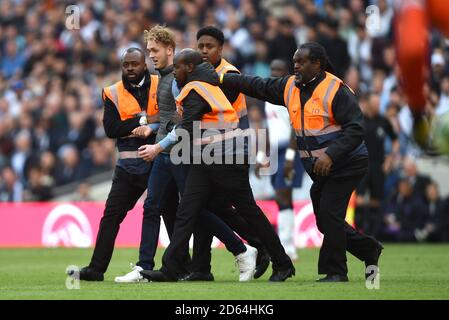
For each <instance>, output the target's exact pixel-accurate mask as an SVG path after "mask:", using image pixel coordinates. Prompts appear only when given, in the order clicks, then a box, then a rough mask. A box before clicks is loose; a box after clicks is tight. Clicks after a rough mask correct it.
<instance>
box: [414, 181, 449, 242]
mask: <svg viewBox="0 0 449 320" xmlns="http://www.w3.org/2000/svg"><path fill="white" fill-rule="evenodd" d="M426 204H427V208H428V213H429V216H428V217H427V219H426V221H425V223H424V227H423V228H421V229H417V230H416V231H415V238H416V239H417V240H418V241H439V240H440V238H441V234H440V233H441V232H442V231H443V225H444V224H443V223H442V222H443V219H444V216H445V212H444V210H445V208H444V201H443V200H442V199H441V197H440V192H439V190H438V185H437V184H436V183H435V182H431V183H430V184H429V185H427V188H426Z"/></svg>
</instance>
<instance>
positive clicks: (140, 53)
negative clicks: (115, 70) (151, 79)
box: [122, 47, 145, 62]
mask: <svg viewBox="0 0 449 320" xmlns="http://www.w3.org/2000/svg"><path fill="white" fill-rule="evenodd" d="M129 55H134V56H135V57H139V59H143V61H144V62H145V53H144V52H143V50H142V49H140V48H137V47H131V48H128V49H126V50H125V52H123V54H122V62H123V60H124V59H125V57H126V56H129Z"/></svg>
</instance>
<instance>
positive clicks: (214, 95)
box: [175, 81, 239, 129]
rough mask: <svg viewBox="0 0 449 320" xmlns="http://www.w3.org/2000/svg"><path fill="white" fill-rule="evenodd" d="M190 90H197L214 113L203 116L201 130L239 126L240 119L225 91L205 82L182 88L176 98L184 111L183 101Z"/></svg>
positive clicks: (193, 82) (193, 83)
mask: <svg viewBox="0 0 449 320" xmlns="http://www.w3.org/2000/svg"><path fill="white" fill-rule="evenodd" d="M190 90H195V92H196V93H198V94H199V95H200V96H201V97H203V98H204V100H206V101H207V103H208V104H209V105H210V107H211V109H212V111H211V112H209V113H206V114H204V115H203V118H202V119H201V129H210V128H214V129H229V128H236V127H237V126H238V121H239V120H238V117H237V113H236V112H235V110H234V108H233V107H232V106H231V103H230V102H229V101H228V99H227V98H226V96H225V95H224V93H223V91H221V89H220V88H219V87H217V86H214V85H211V84H209V83H206V82H203V81H192V82H189V83H188V84H186V85H185V86H184V88H182V90H181V92H180V93H179V95H178V96H177V97H176V98H175V100H176V103H177V105H178V108H180V109H181V110H182V101H183V100H184V98H185V97H186V96H187V95H188V94H189V92H190Z"/></svg>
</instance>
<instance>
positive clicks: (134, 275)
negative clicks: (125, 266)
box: [114, 263, 148, 283]
mask: <svg viewBox="0 0 449 320" xmlns="http://www.w3.org/2000/svg"><path fill="white" fill-rule="evenodd" d="M130 267H131V269H132V271H131V272H128V273H127V274H125V275H124V276H121V277H115V280H114V281H115V282H118V283H127V282H146V281H148V280H147V279H145V278H144V277H142V275H141V274H140V271H142V270H143V269H142V267H139V266H134V265H133V264H132V263H130Z"/></svg>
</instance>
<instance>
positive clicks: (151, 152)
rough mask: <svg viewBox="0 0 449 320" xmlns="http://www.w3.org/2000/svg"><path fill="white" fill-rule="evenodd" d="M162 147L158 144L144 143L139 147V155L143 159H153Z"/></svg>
mask: <svg viewBox="0 0 449 320" xmlns="http://www.w3.org/2000/svg"><path fill="white" fill-rule="evenodd" d="M162 150H163V149H162V147H161V146H160V145H159V144H146V145H143V146H140V147H139V157H141V158H142V159H143V160H145V161H148V162H150V161H153V160H154V158H156V156H157V155H158V154H159V153H161V151H162Z"/></svg>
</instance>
